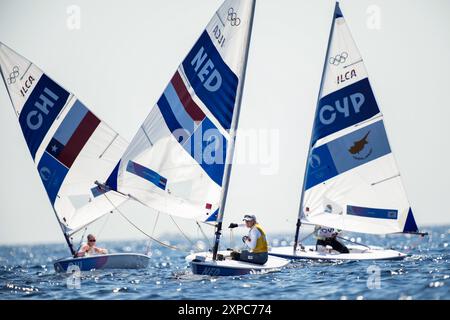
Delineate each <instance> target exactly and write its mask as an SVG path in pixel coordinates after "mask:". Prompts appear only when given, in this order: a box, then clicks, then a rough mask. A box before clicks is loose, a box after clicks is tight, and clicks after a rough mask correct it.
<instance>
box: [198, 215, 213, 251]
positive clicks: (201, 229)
mask: <svg viewBox="0 0 450 320" xmlns="http://www.w3.org/2000/svg"><path fill="white" fill-rule="evenodd" d="M195 223H196V224H197V226H198V229H199V230H200V232H201V234H202V235H203V238H205V241H206V243H207V244H208V246H209V247H210V248H212V244H211V242H210V241H209V239H208V237H207V236H206V234H205V232H204V231H203V228H202V226H201V225H200V223H198V221H195Z"/></svg>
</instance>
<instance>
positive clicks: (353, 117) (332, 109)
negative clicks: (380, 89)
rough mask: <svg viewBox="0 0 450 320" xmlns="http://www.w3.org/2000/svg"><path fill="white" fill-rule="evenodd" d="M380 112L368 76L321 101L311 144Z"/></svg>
mask: <svg viewBox="0 0 450 320" xmlns="http://www.w3.org/2000/svg"><path fill="white" fill-rule="evenodd" d="M378 113H380V110H379V109H378V105H377V102H376V100H375V96H374V95H373V92H372V88H371V86H370V83H369V80H368V79H367V78H365V79H363V80H360V81H358V82H355V83H354V84H351V85H349V86H347V87H345V88H342V89H340V90H338V91H335V92H332V93H330V94H329V95H327V96H325V97H323V98H322V99H320V101H319V106H318V109H317V112H316V117H315V119H314V129H313V135H312V140H311V145H314V144H315V143H316V141H317V140H319V139H321V138H324V137H326V136H328V135H330V134H333V133H335V132H337V131H340V130H342V129H345V128H348V127H350V126H352V125H355V124H357V123H359V122H362V121H364V120H367V119H370V118H371V117H373V116H375V115H376V114H378Z"/></svg>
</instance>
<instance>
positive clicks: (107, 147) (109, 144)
mask: <svg viewBox="0 0 450 320" xmlns="http://www.w3.org/2000/svg"><path fill="white" fill-rule="evenodd" d="M118 136H119V134H118V133H117V132H116V135H115V136H114V138H113V139H112V140H111V142H110V143H108V145H107V146H106V149H105V150H104V151H103V152H102V153H101V154H100V155H99V156H98V158H99V159H101V158H102V157H103V156H104V154H105V153H106V151H107V150H108V149H109V147H111V145H112V144H113V143H114V141H115V140H116V139H117V137H118Z"/></svg>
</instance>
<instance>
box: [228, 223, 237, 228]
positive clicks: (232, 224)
mask: <svg viewBox="0 0 450 320" xmlns="http://www.w3.org/2000/svg"><path fill="white" fill-rule="evenodd" d="M237 227H239V225H238V224H237V223H230V225H229V226H228V228H230V229H233V228H237Z"/></svg>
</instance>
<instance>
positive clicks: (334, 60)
mask: <svg viewBox="0 0 450 320" xmlns="http://www.w3.org/2000/svg"><path fill="white" fill-rule="evenodd" d="M347 58H348V53H347V52H345V51H344V52H342V53H341V54H337V55H336V56H334V57H331V58H330V60H329V62H330V64H332V65H334V66H338V65H340V64H341V63H344V62H345V61H347Z"/></svg>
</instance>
